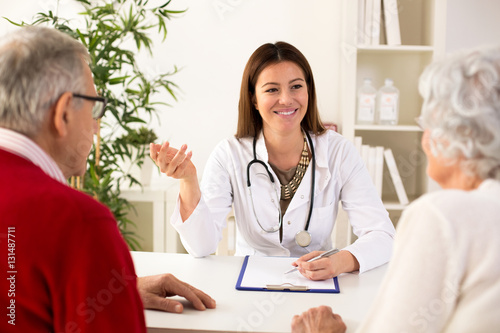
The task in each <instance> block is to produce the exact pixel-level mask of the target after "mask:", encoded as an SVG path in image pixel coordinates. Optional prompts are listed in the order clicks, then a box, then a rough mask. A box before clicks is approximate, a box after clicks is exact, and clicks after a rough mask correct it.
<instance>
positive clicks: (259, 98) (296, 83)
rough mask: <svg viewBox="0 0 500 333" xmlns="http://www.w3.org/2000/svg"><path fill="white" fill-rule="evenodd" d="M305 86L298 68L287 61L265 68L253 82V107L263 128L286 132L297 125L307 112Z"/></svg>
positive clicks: (297, 127) (297, 126)
mask: <svg viewBox="0 0 500 333" xmlns="http://www.w3.org/2000/svg"><path fill="white" fill-rule="evenodd" d="M308 98H309V96H308V89H307V84H306V80H305V78H304V73H303V71H302V69H301V68H300V67H299V66H298V65H296V64H295V63H294V62H291V61H283V62H279V63H275V64H272V65H269V66H268V67H266V68H265V69H264V70H262V72H261V73H260V75H259V76H258V79H257V82H256V84H255V101H254V105H255V108H256V109H257V110H258V111H259V114H260V116H261V117H262V120H263V128H264V131H272V132H275V133H289V132H290V131H293V130H297V129H299V128H300V123H301V121H302V119H303V118H304V116H305V114H306V112H307V105H308Z"/></svg>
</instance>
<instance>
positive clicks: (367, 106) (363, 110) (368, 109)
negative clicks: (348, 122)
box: [358, 94, 376, 122]
mask: <svg viewBox="0 0 500 333" xmlns="http://www.w3.org/2000/svg"><path fill="white" fill-rule="evenodd" d="M375 96H376V95H375V94H362V95H361V96H360V97H359V105H358V120H359V121H368V122H373V120H374V118H375Z"/></svg>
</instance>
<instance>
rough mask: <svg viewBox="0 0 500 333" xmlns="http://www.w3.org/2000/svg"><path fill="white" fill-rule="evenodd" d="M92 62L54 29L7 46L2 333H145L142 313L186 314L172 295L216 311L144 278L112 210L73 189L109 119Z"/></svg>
mask: <svg viewBox="0 0 500 333" xmlns="http://www.w3.org/2000/svg"><path fill="white" fill-rule="evenodd" d="M88 61H89V55H88V52H87V50H86V49H85V48H84V47H83V45H81V44H80V43H78V42H77V41H75V40H73V39H72V38H70V37H69V36H67V35H65V34H63V33H61V32H59V31H57V30H55V29H50V28H41V27H28V28H23V29H20V30H18V31H16V32H15V33H13V34H11V35H10V36H7V37H4V38H3V39H2V42H1V44H0V184H1V185H0V227H1V231H0V240H1V246H0V247H1V253H2V255H3V258H2V260H1V261H0V262H1V263H0V267H1V269H2V272H3V274H4V277H3V278H2V279H1V282H0V287H1V290H2V292H1V293H0V300H1V304H2V308H3V309H4V311H5V309H6V310H7V316H5V315H4V316H3V318H2V320H1V321H0V331H2V332H9V331H14V330H15V331H16V332H145V321H144V314H143V305H144V307H146V308H153V309H161V310H165V311H170V312H182V309H183V308H182V305H181V303H179V302H176V301H173V300H169V299H167V298H165V297H167V296H173V295H180V296H183V297H185V298H187V299H188V300H189V301H191V302H192V303H193V305H194V307H195V308H197V309H199V310H204V309H206V308H214V307H215V301H214V300H213V299H212V298H210V297H209V296H208V295H206V294H204V293H203V292H201V291H200V290H197V289H195V288H193V287H192V286H190V285H188V284H186V283H183V282H181V281H179V280H177V279H176V278H175V277H173V276H171V275H169V274H165V275H158V276H150V277H143V278H137V277H136V274H135V271H134V266H133V263H132V259H131V257H130V253H129V251H128V249H127V246H126V244H125V243H124V241H123V239H122V237H121V235H120V233H119V230H118V228H117V224H116V221H115V220H114V218H113V216H112V214H111V212H110V211H109V210H108V209H107V208H106V207H105V206H103V205H102V204H100V203H98V202H97V201H95V200H94V199H93V198H91V197H90V196H88V195H86V194H84V193H81V192H78V191H75V190H73V189H71V188H70V187H68V186H67V183H66V179H67V178H68V177H70V176H76V175H82V174H83V173H84V171H85V169H86V158H87V155H88V153H89V151H90V148H91V146H92V142H93V135H94V134H95V133H96V130H97V121H96V119H98V118H100V117H102V115H103V113H104V107H105V105H104V99H102V98H100V97H98V96H97V94H96V91H95V87H94V84H93V78H92V73H91V71H90V68H89V66H88ZM5 275H6V277H5ZM141 298H142V302H141Z"/></svg>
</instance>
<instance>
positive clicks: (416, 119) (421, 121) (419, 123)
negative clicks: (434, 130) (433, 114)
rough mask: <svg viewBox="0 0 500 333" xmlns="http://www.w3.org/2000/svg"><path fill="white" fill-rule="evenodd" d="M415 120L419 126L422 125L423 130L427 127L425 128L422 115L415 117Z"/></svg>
mask: <svg viewBox="0 0 500 333" xmlns="http://www.w3.org/2000/svg"><path fill="white" fill-rule="evenodd" d="M415 122H416V123H417V125H418V127H420V129H421V130H422V131H423V130H424V129H425V128H424V121H423V119H422V116H420V117H416V118H415Z"/></svg>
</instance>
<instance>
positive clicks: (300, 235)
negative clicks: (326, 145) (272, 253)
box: [247, 131, 316, 247]
mask: <svg viewBox="0 0 500 333" xmlns="http://www.w3.org/2000/svg"><path fill="white" fill-rule="evenodd" d="M304 132H305V134H306V137H307V141H308V142H309V148H310V149H311V155H312V172H311V199H310V202H309V213H308V215H307V222H306V227H305V228H304V230H301V231H299V232H297V233H296V234H295V243H297V245H299V246H302V247H307V246H309V244H311V238H312V237H311V234H310V233H309V231H308V229H309V223H310V222H311V215H312V210H313V205H314V183H315V180H316V177H315V170H316V156H315V154H314V146H313V143H312V140H311V137H310V136H309V133H307V131H304ZM256 144H257V138H256V137H254V138H253V160H251V161H250V163H248V165H247V187H248V190H249V192H250V201H251V202H252V210H253V214H254V216H255V220H256V221H257V223H258V224H259V227H260V228H261V229H262V230H263V231H264V232H267V233H271V232H276V231H278V230H279V229H280V228H281V225H282V224H283V216H282V214H281V208H280V206H279V202H280V200H279V194H278V192H277V190H276V186H274V184H275V183H274V177H273V175H272V174H271V172H270V171H269V168H268V167H267V164H266V163H264V162H263V161H261V160H258V159H257V153H256V151H255V146H256ZM255 163H258V164H260V165H262V166H264V168H265V169H266V172H267V174H268V176H269V179H270V180H271V183H273V188H274V190H275V194H276V203H277V204H278V206H277V208H278V212H279V218H278V225H277V226H274V227H272V228H271V229H266V228H264V227H263V226H262V224H260V222H259V219H258V217H257V213H256V211H255V205H254V204H253V196H252V186H251V183H250V168H251V166H252V165H253V164H255Z"/></svg>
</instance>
